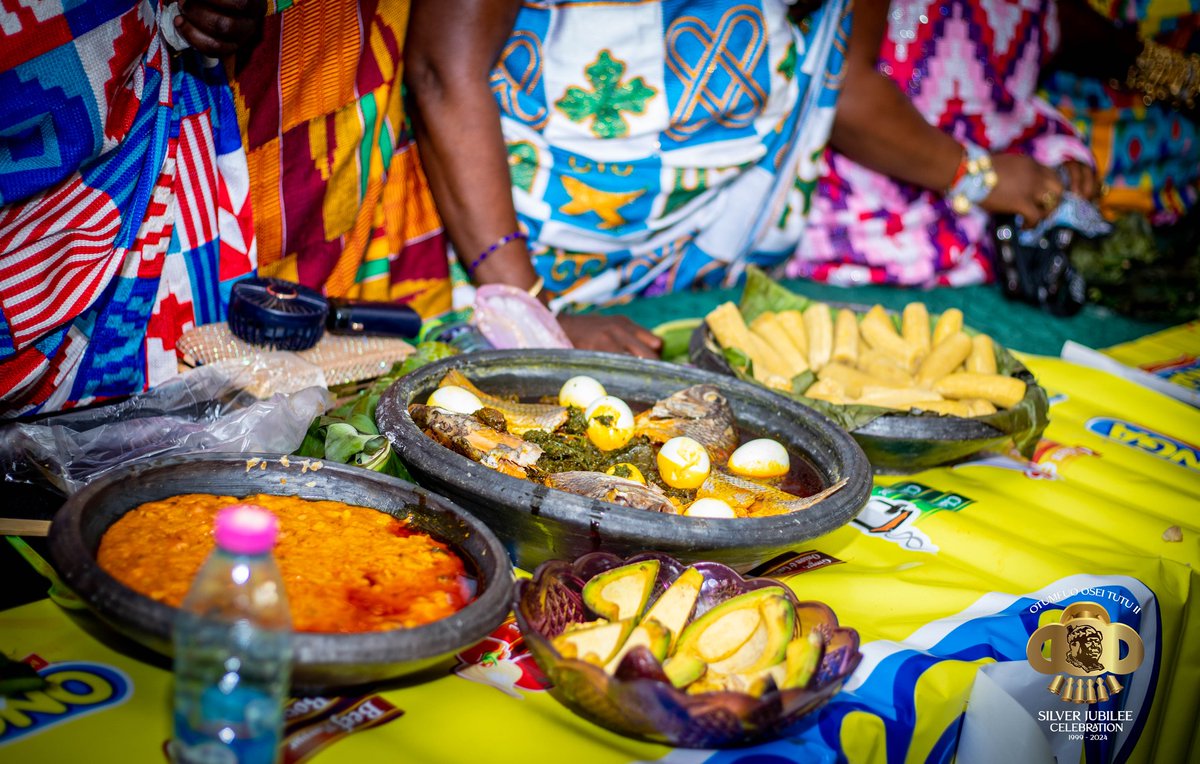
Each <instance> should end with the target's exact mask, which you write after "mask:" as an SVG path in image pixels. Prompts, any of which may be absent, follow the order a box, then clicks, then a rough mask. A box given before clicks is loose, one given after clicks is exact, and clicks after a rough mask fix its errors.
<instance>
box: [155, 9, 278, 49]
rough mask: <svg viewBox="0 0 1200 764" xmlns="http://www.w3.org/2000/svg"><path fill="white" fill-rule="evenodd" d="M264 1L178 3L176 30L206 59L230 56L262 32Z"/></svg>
mask: <svg viewBox="0 0 1200 764" xmlns="http://www.w3.org/2000/svg"><path fill="white" fill-rule="evenodd" d="M264 13H266V1H265V0H181V2H180V6H179V15H178V16H176V17H175V28H176V29H177V30H179V34H181V35H182V36H183V38H184V39H185V40H187V41H188V42H189V43H190V44H191V46H192V47H193V48H195V49H196V50H198V51H200V52H201V53H203V54H205V55H206V56H229V55H233V54H235V53H237V52H238V51H239V50H241V49H243V48H245V47H247V46H249V45H252V44H253V43H255V42H256V41H257V39H258V36H259V34H260V33H261V32H262V22H263V14H264Z"/></svg>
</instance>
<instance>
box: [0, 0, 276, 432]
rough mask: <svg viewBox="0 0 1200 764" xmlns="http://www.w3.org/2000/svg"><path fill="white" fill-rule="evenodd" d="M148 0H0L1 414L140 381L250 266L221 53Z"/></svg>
mask: <svg viewBox="0 0 1200 764" xmlns="http://www.w3.org/2000/svg"><path fill="white" fill-rule="evenodd" d="M158 12H159V7H158V3H157V2H152V1H151V0H142V1H141V2H138V1H137V0H60V2H41V3H33V4H30V3H27V2H21V1H20V0H0V93H3V94H4V96H3V98H0V414H7V415H10V416H11V415H19V414H28V413H33V412H38V411H51V410H58V409H63V408H70V407H73V406H76V405H80V404H84V403H89V402H92V401H95V400H100V399H103V398H109V397H114V396H121V395H127V394H129V393H134V392H138V391H141V390H144V389H146V388H148V387H150V386H152V385H154V384H156V383H158V382H161V381H162V380H164V379H166V378H168V377H170V376H172V375H173V374H174V373H175V371H176V354H175V341H176V339H178V337H179V336H180V334H182V332H183V331H184V330H185V329H187V328H190V327H191V326H193V325H199V324H204V323H209V322H212V321H220V320H223V319H224V318H225V308H226V304H227V302H228V297H229V291H230V289H231V288H232V285H233V282H234V281H236V280H237V279H239V278H241V277H243V276H246V275H248V274H250V273H252V272H253V271H254V266H255V246H254V229H253V224H252V220H251V215H250V207H249V204H248V203H247V174H246V159H245V154H244V152H243V150H242V144H241V138H240V134H239V131H238V125H237V119H236V114H235V112H234V108H233V102H232V99H231V96H230V90H229V87H228V85H227V83H226V80H225V74H224V71H223V69H222V67H221V66H220V65H219V64H218V63H217V62H214V61H210V60H206V59H204V58H203V57H201V56H199V55H198V54H196V53H195V52H194V51H190V50H189V51H184V52H182V53H175V52H173V51H172V50H171V49H170V48H169V47H168V46H167V45H166V44H165V43H164V42H163V39H162V37H161V35H160V34H159V27H158V21H157V18H158Z"/></svg>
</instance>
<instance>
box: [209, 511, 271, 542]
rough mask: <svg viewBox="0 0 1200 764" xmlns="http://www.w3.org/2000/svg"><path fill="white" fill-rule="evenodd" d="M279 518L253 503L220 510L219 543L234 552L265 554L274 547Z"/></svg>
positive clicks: (217, 536)
mask: <svg viewBox="0 0 1200 764" xmlns="http://www.w3.org/2000/svg"><path fill="white" fill-rule="evenodd" d="M278 535H279V521H278V520H277V519H275V515H273V514H271V513H270V512H268V511H267V510H265V509H263V508H262V507H258V506H255V505H253V504H234V505H233V506H231V507H225V508H224V509H222V510H221V511H220V512H218V513H217V523H216V528H215V529H214V530H213V536H214V537H215V538H216V540H217V546H219V547H221V548H222V549H224V550H225V551H227V552H233V553H234V554H263V553H265V552H269V551H271V547H273V546H275V537H276V536H278Z"/></svg>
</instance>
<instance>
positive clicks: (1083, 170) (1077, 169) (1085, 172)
mask: <svg viewBox="0 0 1200 764" xmlns="http://www.w3.org/2000/svg"><path fill="white" fill-rule="evenodd" d="M1063 170H1065V171H1066V173H1067V178H1068V179H1069V180H1070V183H1069V188H1070V190H1071V193H1074V194H1077V195H1079V196H1082V197H1083V198H1084V199H1087V200H1089V201H1091V200H1093V199H1095V198H1096V196H1097V194H1098V193H1099V191H1100V184H1099V183H1097V182H1096V170H1095V169H1093V168H1092V167H1090V166H1088V165H1086V164H1084V163H1083V162H1065V163H1063Z"/></svg>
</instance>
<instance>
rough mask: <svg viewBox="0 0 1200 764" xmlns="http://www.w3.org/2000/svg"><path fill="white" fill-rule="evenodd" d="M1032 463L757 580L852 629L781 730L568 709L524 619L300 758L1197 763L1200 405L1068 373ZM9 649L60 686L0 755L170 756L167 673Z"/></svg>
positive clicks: (94, 656)
mask: <svg viewBox="0 0 1200 764" xmlns="http://www.w3.org/2000/svg"><path fill="white" fill-rule="evenodd" d="M1026 362H1027V363H1028V365H1029V366H1030V368H1031V369H1032V370H1033V371H1034V373H1035V374H1036V375H1037V377H1038V379H1039V381H1040V382H1041V383H1042V384H1043V385H1044V386H1045V387H1046V389H1047V391H1048V392H1049V394H1050V396H1051V411H1050V426H1049V428H1048V429H1047V430H1046V433H1045V435H1044V440H1043V441H1042V442H1041V444H1040V445H1039V447H1038V449H1037V452H1036V454H1035V456H1034V458H1033V459H1032V460H1025V459H1022V458H1020V457H1019V456H1017V455H1015V454H1009V453H991V454H984V455H981V456H980V457H979V458H976V459H974V460H973V461H970V462H967V463H964V464H959V465H956V466H954V467H944V468H939V469H934V470H928V471H925V472H921V473H917V474H913V475H905V476H886V477H879V478H878V479H877V481H876V488H875V491H874V494H873V496H872V498H871V501H870V503H869V504H868V505H867V507H866V508H865V509H864V510H863V511H862V513H861V514H860V515H859V516H858V517H857V518H856V519H855V520H854V521H853V522H852V523H850V524H849V525H847V526H845V527H843V528H841V529H839V530H838V531H836V532H834V533H831V534H829V535H828V536H825V537H822V538H820V539H816V540H814V541H811V542H808V543H806V544H804V545H803V547H802V548H798V549H796V550H794V554H792V555H785V556H783V557H781V558H777V559H776V560H772V561H767V562H766V563H765V564H764V566H763V568H762V572H764V573H766V574H767V575H772V576H777V577H779V578H781V579H782V580H783V581H785V582H786V583H787V584H788V585H789V586H790V587H791V588H792V589H794V590H795V592H796V593H797V594H798V595H799V597H800V599H802V600H803V599H814V600H821V601H824V602H826V603H828V604H829V605H830V606H831V607H832V608H833V609H834V611H835V612H836V613H837V615H838V618H839V619H840V621H841V623H842V624H844V625H847V626H851V627H853V628H855V629H857V630H858V631H859V634H860V635H861V638H862V652H863V660H862V663H861V665H860V666H859V667H858V669H857V670H856V671H855V673H854V674H853V675H852V676H851V678H850V680H849V681H848V682H847V684H846V686H845V689H844V690H843V691H842V692H841V693H839V694H838V695H836V696H835V697H834V698H833V700H832V701H831V702H830V703H829V704H827V705H826V706H825V707H823V708H822V709H820V710H819V711H817V712H815V713H813V714H810V715H809V716H808V717H806V718H805V719H804V720H803V721H802V722H801V723H800V724H798V725H797V726H796V727H794V728H793V729H791V730H790V731H789V734H788V735H787V736H785V737H784V738H781V739H778V740H775V741H772V742H767V743H763V744H759V745H756V746H752V747H749V748H742V749H735V750H726V751H692V750H682V749H680V750H671V749H668V748H664V747H661V746H655V745H649V744H645V743H640V742H637V741H633V740H629V739H626V738H623V737H620V736H617V735H614V734H612V733H609V732H607V731H606V730H604V729H601V728H599V727H596V726H594V725H592V724H590V723H589V722H586V721H583V720H582V719H580V718H578V717H576V716H574V715H573V714H572V713H571V712H569V711H567V710H566V709H565V708H563V707H562V706H560V705H559V704H558V703H557V702H556V701H555V700H554V699H553V698H552V697H551V696H550V694H549V693H548V692H546V689H547V687H546V684H547V683H546V681H545V679H544V677H543V676H542V674H541V672H540V671H539V670H538V668H537V665H536V664H535V663H534V662H533V659H532V657H531V656H530V655H529V653H528V651H527V650H526V649H525V647H524V645H523V644H522V639H521V636H520V634H519V633H518V631H517V629H516V627H515V626H514V625H513V624H512V623H511V621H510V622H509V623H507V624H505V625H504V626H502V627H501V628H499V629H497V631H496V632H495V633H494V635H493V636H492V637H491V638H489V639H487V640H485V641H484V642H483V643H481V644H480V645H477V646H476V647H474V648H472V649H470V650H468V651H465V652H464V653H462V654H460V655H459V656H458V660H457V661H456V662H455V665H453V666H447V667H446V669H445V673H444V674H441V675H438V676H434V677H432V678H429V677H426V678H425V679H426V681H421V682H410V683H407V684H400V685H395V686H389V687H384V688H381V689H379V690H377V691H375V692H374V693H371V694H369V695H366V696H363V697H352V698H351V697H328V698H305V699H298V700H296V701H294V702H293V703H292V705H291V706H290V707H289V709H288V727H287V747H286V750H285V761H286V762H289V763H294V762H300V761H307V760H315V761H317V762H328V763H329V764H334V763H335V762H343V761H344V762H356V763H360V762H375V761H380V762H383V761H387V762H397V761H403V762H422V763H436V762H555V761H563V762H570V764H587V763H588V762H614V763H618V762H643V761H647V762H648V761H668V762H680V763H682V762H687V763H692V762H706V763H713V764H716V763H725V762H728V763H729V764H734V763H735V762H742V763H743V764H776V763H778V764H783V763H784V762H792V761H811V762H837V761H848V762H854V763H856V764H857V763H859V762H862V763H868V762H869V763H872V764H875V763H880V764H882V763H883V762H888V763H889V764H904V763H905V762H924V761H932V762H948V761H951V760H952V759H954V758H955V757H956V756H957V761H960V762H966V763H967V764H975V762H993V761H994V762H1018V761H1019V762H1053V761H1055V760H1056V759H1057V761H1059V762H1077V761H1083V762H1088V764H1100V763H1107V762H1146V763H1147V764H1149V763H1150V762H1155V763H1159V762H1185V761H1189V760H1190V761H1195V760H1197V757H1200V595H1198V594H1197V593H1196V592H1195V591H1193V588H1192V587H1193V586H1197V585H1198V584H1200V579H1198V578H1197V575H1198V573H1197V572H1198V571H1200V512H1198V511H1197V509H1198V508H1200V449H1198V448H1197V445H1196V443H1197V438H1198V436H1200V411H1198V410H1196V409H1194V408H1192V407H1190V406H1187V405H1185V404H1183V403H1180V402H1178V401H1175V400H1171V399H1169V398H1167V397H1165V396H1163V395H1161V394H1159V393H1156V392H1153V391H1151V390H1149V389H1146V388H1144V387H1141V386H1138V385H1136V384H1133V383H1131V382H1127V381H1124V380H1121V379H1117V378H1115V377H1113V376H1112V375H1109V374H1106V373H1104V372H1101V371H1097V370H1093V369H1088V368H1084V367H1080V366H1076V365H1073V364H1070V363H1067V362H1065V361H1061V360H1056V359H1046V358H1028V359H1026ZM0 649H2V650H3V651H4V652H5V654H7V655H9V656H10V657H13V658H16V659H21V660H27V661H28V662H30V663H32V664H33V665H35V666H36V667H38V668H40V669H41V671H42V673H43V675H44V676H46V677H47V678H48V679H50V680H51V683H50V686H49V688H47V689H46V690H44V691H39V692H33V693H28V694H27V696H25V697H17V698H8V699H6V700H5V701H4V703H3V705H0V761H12V762H43V761H44V762H50V761H88V762H95V763H96V764H105V763H107V762H113V764H116V763H117V762H162V761H164V760H165V759H164V755H163V746H164V744H165V742H166V740H167V736H168V734H169V703H170V696H169V693H170V686H171V685H170V681H171V677H170V673H169V671H168V667H167V664H166V663H165V662H164V661H162V660H161V659H154V658H152V657H150V656H147V655H145V654H140V653H137V654H135V653H133V652H131V651H130V650H131V649H130V647H129V645H128V644H127V643H124V642H120V641H119V640H117V639H115V638H114V637H112V636H110V635H109V634H108V633H106V632H105V631H103V630H102V628H101V627H100V625H99V624H97V623H96V622H95V621H93V620H92V619H91V618H90V617H88V616H87V615H86V614H84V613H81V612H67V611H64V610H62V609H60V608H59V607H58V606H56V605H54V604H53V603H51V602H50V601H48V600H47V601H42V602H38V603H35V604H32V605H27V606H24V607H21V608H16V609H14V610H10V611H7V612H5V613H0Z"/></svg>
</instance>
